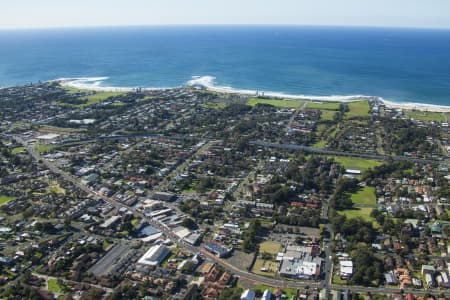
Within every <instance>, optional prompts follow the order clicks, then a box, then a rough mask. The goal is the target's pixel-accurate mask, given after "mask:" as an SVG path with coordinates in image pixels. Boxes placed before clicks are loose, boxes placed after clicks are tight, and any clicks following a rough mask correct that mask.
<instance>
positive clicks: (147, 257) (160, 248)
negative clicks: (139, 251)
mask: <svg viewBox="0 0 450 300" xmlns="http://www.w3.org/2000/svg"><path fill="white" fill-rule="evenodd" d="M169 253H170V250H169V249H168V248H167V247H166V246H164V245H155V246H153V247H151V248H150V249H148V251H147V252H146V253H145V254H144V255H143V256H142V257H141V258H140V259H139V260H138V264H142V265H148V266H157V265H159V264H160V263H161V262H162V261H163V260H164V258H166V256H167V255H168V254H169Z"/></svg>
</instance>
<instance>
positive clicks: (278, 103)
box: [247, 98, 305, 108]
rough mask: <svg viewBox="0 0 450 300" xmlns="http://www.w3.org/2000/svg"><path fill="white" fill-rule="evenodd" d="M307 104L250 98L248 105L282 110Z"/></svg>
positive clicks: (296, 101) (285, 100) (299, 101)
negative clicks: (265, 105)
mask: <svg viewBox="0 0 450 300" xmlns="http://www.w3.org/2000/svg"><path fill="white" fill-rule="evenodd" d="M303 103H305V101H303V100H289V99H284V100H278V99H264V98H250V99H248V101H247V105H250V106H255V105H256V104H268V105H273V106H275V107H280V108H300V106H301V105H302V104H303Z"/></svg>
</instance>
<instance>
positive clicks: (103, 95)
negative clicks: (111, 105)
mask: <svg viewBox="0 0 450 300" xmlns="http://www.w3.org/2000/svg"><path fill="white" fill-rule="evenodd" d="M79 91H80V90H79ZM69 93H76V91H74V90H73V92H71V91H69ZM123 94H125V93H124V92H94V94H92V95H89V96H80V97H78V99H86V100H87V102H86V103H82V104H72V103H65V102H58V104H59V105H62V106H71V107H88V106H92V105H94V104H97V103H100V102H103V101H105V100H106V99H108V98H110V97H117V96H121V95H123Z"/></svg>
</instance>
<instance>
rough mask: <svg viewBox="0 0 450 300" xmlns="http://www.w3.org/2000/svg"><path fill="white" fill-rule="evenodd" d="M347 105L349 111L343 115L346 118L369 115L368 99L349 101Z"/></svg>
mask: <svg viewBox="0 0 450 300" xmlns="http://www.w3.org/2000/svg"><path fill="white" fill-rule="evenodd" d="M347 105H348V109H349V111H348V112H347V113H346V114H345V115H346V116H347V117H348V118H351V117H367V116H369V111H370V105H369V101H356V102H349V103H348V104H347Z"/></svg>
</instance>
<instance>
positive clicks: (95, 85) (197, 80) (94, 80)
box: [52, 76, 450, 113]
mask: <svg viewBox="0 0 450 300" xmlns="http://www.w3.org/2000/svg"><path fill="white" fill-rule="evenodd" d="M107 79H108V77H82V78H59V79H56V80H52V81H56V82H59V83H60V84H61V85H62V86H66V87H71V88H77V89H86V90H93V91H99V92H133V91H135V90H136V88H138V87H134V88H133V87H112V86H101V83H102V82H103V81H105V80H107ZM214 81H215V77H213V76H202V77H200V76H196V77H193V79H192V80H189V81H188V82H187V84H186V85H184V86H191V87H196V88H201V89H204V90H207V91H210V92H216V93H223V94H233V95H245V96H250V97H251V96H253V97H256V96H266V97H273V98H283V99H287V100H289V99H292V100H306V101H322V102H326V101H328V102H342V103H349V102H356V101H361V100H372V99H376V100H378V101H380V102H382V103H383V104H384V105H385V106H386V107H388V108H392V109H404V110H417V111H423V112H440V113H447V112H450V106H445V105H436V104H427V103H413V102H395V101H390V100H386V99H383V98H381V97H377V96H365V95H350V96H338V95H331V96H309V95H291V94H284V93H279V92H263V91H257V90H241V89H234V88H232V87H227V86H217V85H215V84H214ZM180 87H183V86H178V87H167V88H151V87H145V88H141V89H142V90H144V91H160V90H167V89H173V88H180Z"/></svg>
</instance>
